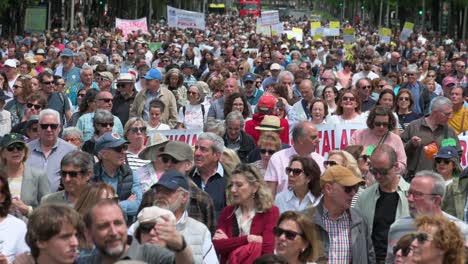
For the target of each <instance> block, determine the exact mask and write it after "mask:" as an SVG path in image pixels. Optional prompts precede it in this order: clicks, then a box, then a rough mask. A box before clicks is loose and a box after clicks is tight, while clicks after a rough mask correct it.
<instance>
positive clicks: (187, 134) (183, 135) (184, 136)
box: [148, 129, 203, 146]
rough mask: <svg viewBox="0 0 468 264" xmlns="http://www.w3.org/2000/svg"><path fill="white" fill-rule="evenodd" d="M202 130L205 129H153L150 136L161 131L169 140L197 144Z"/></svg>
mask: <svg viewBox="0 0 468 264" xmlns="http://www.w3.org/2000/svg"><path fill="white" fill-rule="evenodd" d="M202 132H203V131H200V130H191V129H171V130H156V131H155V130H152V131H151V132H149V133H148V137H150V138H151V136H152V135H153V134H154V133H159V134H161V135H164V136H166V137H167V139H169V140H174V141H182V142H185V143H187V144H189V145H190V146H195V143H196V142H197V139H198V135H200V134H201V133H202Z"/></svg>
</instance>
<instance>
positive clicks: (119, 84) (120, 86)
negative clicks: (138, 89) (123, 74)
mask: <svg viewBox="0 0 468 264" xmlns="http://www.w3.org/2000/svg"><path fill="white" fill-rule="evenodd" d="M116 86H117V88H124V87H125V84H123V83H118V84H117V85H116ZM106 103H108V102H106Z"/></svg>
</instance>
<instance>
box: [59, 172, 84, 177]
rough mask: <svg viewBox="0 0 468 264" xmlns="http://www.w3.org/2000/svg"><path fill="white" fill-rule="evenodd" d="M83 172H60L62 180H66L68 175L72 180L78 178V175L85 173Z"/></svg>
mask: <svg viewBox="0 0 468 264" xmlns="http://www.w3.org/2000/svg"><path fill="white" fill-rule="evenodd" d="M83 172H84V171H65V170H61V171H60V176H61V177H62V178H65V177H67V175H68V176H70V178H76V177H78V174H80V173H83Z"/></svg>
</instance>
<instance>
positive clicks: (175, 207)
mask: <svg viewBox="0 0 468 264" xmlns="http://www.w3.org/2000/svg"><path fill="white" fill-rule="evenodd" d="M155 205H156V206H158V207H161V208H163V209H167V210H169V211H171V212H172V213H174V214H175V213H176V212H177V210H179V208H180V206H181V205H182V195H179V197H177V201H175V203H174V204H169V203H168V201H167V200H156V201H155Z"/></svg>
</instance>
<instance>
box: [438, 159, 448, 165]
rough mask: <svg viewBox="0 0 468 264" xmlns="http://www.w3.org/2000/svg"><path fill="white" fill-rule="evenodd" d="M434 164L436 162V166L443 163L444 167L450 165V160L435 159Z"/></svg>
mask: <svg viewBox="0 0 468 264" xmlns="http://www.w3.org/2000/svg"><path fill="white" fill-rule="evenodd" d="M435 162H436V163H437V164H439V163H442V162H443V163H445V164H446V165H448V164H450V162H451V160H450V159H442V158H436V159H435Z"/></svg>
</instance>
